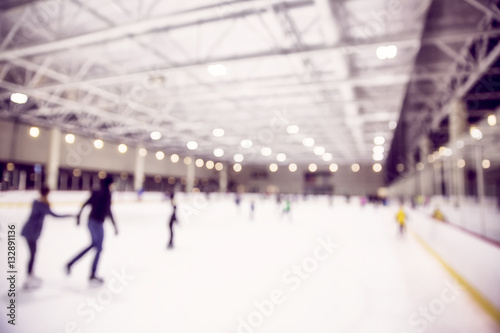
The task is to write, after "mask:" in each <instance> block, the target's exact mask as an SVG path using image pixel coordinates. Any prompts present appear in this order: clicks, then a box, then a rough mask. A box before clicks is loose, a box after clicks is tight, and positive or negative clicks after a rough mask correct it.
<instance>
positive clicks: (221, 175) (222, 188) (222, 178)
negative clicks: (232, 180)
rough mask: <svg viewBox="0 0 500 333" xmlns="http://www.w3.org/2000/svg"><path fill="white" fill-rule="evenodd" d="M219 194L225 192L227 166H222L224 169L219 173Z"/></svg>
mask: <svg viewBox="0 0 500 333" xmlns="http://www.w3.org/2000/svg"><path fill="white" fill-rule="evenodd" d="M219 192H221V193H226V192H227V165H226V164H224V168H223V169H222V170H221V171H219Z"/></svg>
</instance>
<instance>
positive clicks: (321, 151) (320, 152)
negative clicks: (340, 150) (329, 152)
mask: <svg viewBox="0 0 500 333" xmlns="http://www.w3.org/2000/svg"><path fill="white" fill-rule="evenodd" d="M324 153H325V147H315V148H314V154H315V155H318V156H321V155H323V154H324Z"/></svg>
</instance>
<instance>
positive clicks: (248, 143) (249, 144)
mask: <svg viewBox="0 0 500 333" xmlns="http://www.w3.org/2000/svg"><path fill="white" fill-rule="evenodd" d="M240 144H241V147H243V148H251V147H252V145H253V142H252V140H249V139H245V140H241V143H240Z"/></svg>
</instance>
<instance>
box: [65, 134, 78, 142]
mask: <svg viewBox="0 0 500 333" xmlns="http://www.w3.org/2000/svg"><path fill="white" fill-rule="evenodd" d="M75 139H76V138H75V135H74V134H66V136H65V137H64V140H65V141H66V143H69V144H73V143H75Z"/></svg>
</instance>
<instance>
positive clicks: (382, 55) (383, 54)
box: [376, 45, 398, 60]
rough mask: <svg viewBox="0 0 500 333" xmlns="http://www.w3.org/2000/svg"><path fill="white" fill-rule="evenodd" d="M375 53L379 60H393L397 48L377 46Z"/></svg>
mask: <svg viewBox="0 0 500 333" xmlns="http://www.w3.org/2000/svg"><path fill="white" fill-rule="evenodd" d="M376 53H377V58H379V59H380V60H384V59H394V58H395V57H396V55H397V54H398V48H397V46H396V45H388V46H379V47H377V52H376Z"/></svg>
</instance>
